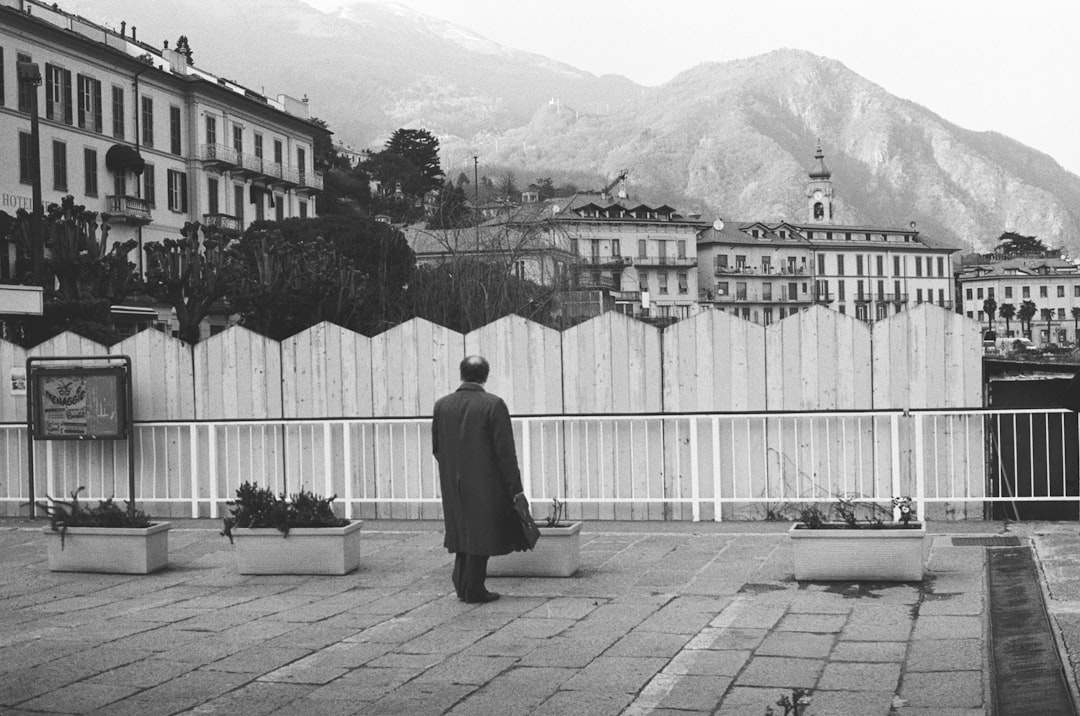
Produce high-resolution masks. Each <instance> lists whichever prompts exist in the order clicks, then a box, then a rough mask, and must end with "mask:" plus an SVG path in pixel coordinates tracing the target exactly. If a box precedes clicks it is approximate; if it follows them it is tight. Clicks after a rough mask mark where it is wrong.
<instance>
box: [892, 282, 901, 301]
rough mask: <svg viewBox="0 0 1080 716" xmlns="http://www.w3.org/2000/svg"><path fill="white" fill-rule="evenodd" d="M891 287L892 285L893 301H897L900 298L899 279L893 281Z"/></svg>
mask: <svg viewBox="0 0 1080 716" xmlns="http://www.w3.org/2000/svg"><path fill="white" fill-rule="evenodd" d="M892 287H893V300H894V301H899V300H900V282H899V281H893V282H892Z"/></svg>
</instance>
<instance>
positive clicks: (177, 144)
mask: <svg viewBox="0 0 1080 716" xmlns="http://www.w3.org/2000/svg"><path fill="white" fill-rule="evenodd" d="M169 151H171V152H172V153H173V154H175V155H177V156H180V155H181V154H183V153H184V148H183V142H182V141H181V135H180V108H179V107H176V106H175V105H170V106H169Z"/></svg>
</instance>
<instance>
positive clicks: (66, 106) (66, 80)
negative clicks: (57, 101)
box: [63, 70, 72, 124]
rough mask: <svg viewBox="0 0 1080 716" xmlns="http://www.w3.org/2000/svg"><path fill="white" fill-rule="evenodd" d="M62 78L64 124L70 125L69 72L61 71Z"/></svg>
mask: <svg viewBox="0 0 1080 716" xmlns="http://www.w3.org/2000/svg"><path fill="white" fill-rule="evenodd" d="M63 77H64V124H71V115H72V107H71V70H64V71H63Z"/></svg>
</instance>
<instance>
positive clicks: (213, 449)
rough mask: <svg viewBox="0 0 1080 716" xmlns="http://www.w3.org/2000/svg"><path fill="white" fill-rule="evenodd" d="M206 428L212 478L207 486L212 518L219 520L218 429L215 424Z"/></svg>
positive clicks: (208, 471) (208, 472)
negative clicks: (208, 432)
mask: <svg viewBox="0 0 1080 716" xmlns="http://www.w3.org/2000/svg"><path fill="white" fill-rule="evenodd" d="M206 428H207V430H209V431H210V434H209V435H208V436H207V441H206V453H207V459H208V460H209V461H210V464H209V465H208V469H207V474H208V475H209V477H210V484H209V485H208V486H207V487H208V488H209V490H210V518H211V519H217V516H218V498H219V490H218V475H217V429H216V427H215V425H214V424H213V423H209V424H207V426H206Z"/></svg>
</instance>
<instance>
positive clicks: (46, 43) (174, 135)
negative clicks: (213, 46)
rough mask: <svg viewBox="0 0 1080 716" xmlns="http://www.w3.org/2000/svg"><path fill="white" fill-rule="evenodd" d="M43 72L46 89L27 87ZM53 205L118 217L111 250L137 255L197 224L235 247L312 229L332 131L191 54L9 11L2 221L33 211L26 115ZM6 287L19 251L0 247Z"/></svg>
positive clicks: (0, 6) (0, 100) (48, 9)
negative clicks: (317, 166)
mask: <svg viewBox="0 0 1080 716" xmlns="http://www.w3.org/2000/svg"><path fill="white" fill-rule="evenodd" d="M21 63H32V64H33V65H36V66H37V68H38V71H39V73H40V76H41V84H40V86H37V87H34V86H32V85H30V84H28V83H25V82H20V81H19V75H18V72H19V65H20V64H21ZM34 93H36V95H37V107H38V114H39V117H40V142H39V148H40V153H39V156H40V168H41V172H40V175H41V189H42V198H43V200H44V203H45V204H49V203H53V202H57V203H58V202H59V201H60V199H61V198H62V197H63V196H65V195H68V194H70V195H72V196H73V197H74V198H75V202H76V204H82V205H85V206H86V208H87V209H89V210H91V211H96V212H103V213H107V214H108V215H109V217H110V218H109V223H110V224H111V232H110V234H109V236H110V239H112V240H114V241H116V242H122V241H126V240H128V239H135V240H136V242H137V244H138V247H139V248H138V251H137V255H133V256H132V257H131V258H132V260H133V261H135V262H136V263H137V265H138V266H139V268H140V270H141V269H142V262H143V260H144V256H143V251H142V247H143V246H144V245H145V244H146V243H148V242H151V241H161V240H163V239H167V238H176V237H178V236H179V232H180V229H181V228H182V227H183V226H184V224H185V223H188V222H199V223H201V224H203V225H207V226H213V227H217V228H218V229H220V230H222V231H223V232H225V233H226V234H229V235H239V234H240V233H241V232H242V231H243V230H244V229H245V228H246V227H247V226H248V225H250V224H251V222H253V221H255V220H258V219H276V220H282V219H285V218H289V217H305V216H314V215H315V200H314V196H315V193H316V192H318V191H319V190H320V189H321V188H322V176H321V175H320V174H318V173H316V172H315V171H314V157H313V147H314V144H315V141H316V139H317V138H318V137H320V136H325V135H327V134H329V133H328V132H327V130H326V129H324V128H322V127H320V126H319V125H318V124H316V123H314V122H312V121H311V117H310V114H309V110H308V105H307V101H306V99H305V100H297V99H293V98H291V97H288V96H286V95H277V96H276V97H269V96H265V95H263V94H262V93H259V92H256V91H253V90H251V89H249V88H246V87H243V86H242V85H239V84H237V83H236V82H233V81H231V80H228V79H225V78H223V77H220V76H217V75H215V74H212V73H210V72H208V71H206V70H204V69H202V68H200V67H198V66H197V65H195V64H194V63H193V62H192V53H191V51H190V49H189V47H188V46H187V45H186V43H184V44H181V45H180V46H174V47H172V48H170V47H169V46H168V43H165V44H164V46H162V47H160V48H159V47H153V46H150V45H148V44H146V43H143V42H141V41H139V40H138V39H137V37H136V28H134V27H132V28H130V29H128V28H127V27H126V24H125V23H121V26H120V28H119V30H117V29H114V28H107V27H103V26H100V25H96V24H94V23H91V22H88V21H87V20H85V19H83V18H81V17H79V16H77V15H73V14H70V13H67V12H64V11H63V10H62V9H60V8H58V7H57V6H56V5H46V4H44V3H40V2H37V1H36V0H0V155H2V156H5V157H8V158H9V159H10V161H5V162H0V211H4V212H7V213H8V214H9V215H14V214H15V212H16V210H18V209H20V208H21V209H26V210H30V209H31V207H32V204H33V200H32V189H33V187H32V180H31V175H32V171H31V170H32V161H33V154H32V142H31V108H32V104H33V97H34ZM0 259H2V260H0V278H9V277H10V276H11V274H12V272H13V271H14V268H15V261H16V255H15V247H14V246H10V245H4V246H0Z"/></svg>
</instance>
